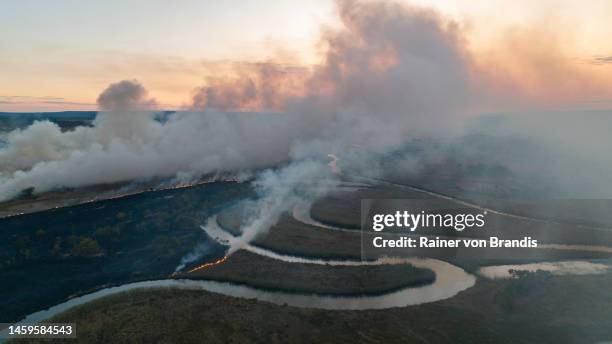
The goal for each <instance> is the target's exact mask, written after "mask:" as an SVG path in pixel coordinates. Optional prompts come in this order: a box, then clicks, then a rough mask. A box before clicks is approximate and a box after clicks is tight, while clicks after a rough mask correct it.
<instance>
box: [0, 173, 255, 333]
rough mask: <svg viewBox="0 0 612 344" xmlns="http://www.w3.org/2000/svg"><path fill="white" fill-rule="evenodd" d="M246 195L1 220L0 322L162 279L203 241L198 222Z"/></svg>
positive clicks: (232, 187) (103, 205)
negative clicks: (115, 287) (108, 288)
mask: <svg viewBox="0 0 612 344" xmlns="http://www.w3.org/2000/svg"><path fill="white" fill-rule="evenodd" d="M249 195H251V190H250V187H249V186H248V185H244V184H225V183H215V184H207V185H200V186H196V187H192V188H185V189H176V190H166V191H158V192H147V193H142V194H138V195H133V196H129V197H124V198H120V199H114V200H105V201H99V202H93V203H87V204H82V205H78V206H73V207H67V208H59V209H53V210H48V211H43V212H38V213H32V214H26V215H22V216H16V217H11V218H5V219H0V280H1V281H2V293H3V298H2V299H1V300H0V309H1V310H2V311H1V312H0V321H5V322H12V321H16V320H19V319H20V318H21V317H23V316H25V315H26V314H28V313H31V312H34V311H38V310H41V309H44V308H46V307H48V306H51V305H53V304H56V303H59V302H61V301H63V300H65V299H66V298H67V297H68V296H71V295H74V294H80V293H85V292H88V291H91V290H92V289H95V288H99V287H101V286H104V285H108V284H120V283H125V282H129V281H136V280H142V279H154V278H165V277H167V276H168V275H169V274H171V273H172V272H173V271H174V269H175V267H176V266H177V265H178V264H179V262H180V259H181V257H182V256H184V255H185V254H187V253H188V252H189V251H191V250H192V248H193V247H194V246H195V245H197V244H198V243H199V242H202V241H205V240H207V239H206V235H205V233H204V232H203V231H202V230H201V229H200V227H199V226H200V224H202V223H204V222H205V220H206V218H207V217H208V216H210V214H212V213H216V212H218V211H219V210H220V209H222V208H223V207H225V206H228V205H229V204H231V202H234V201H235V200H236V199H239V198H243V197H248V196H249ZM220 254H222V248H221V247H215V248H214V249H213V251H212V252H211V255H213V256H217V255H220ZM50 280H52V281H53V283H49V281H50Z"/></svg>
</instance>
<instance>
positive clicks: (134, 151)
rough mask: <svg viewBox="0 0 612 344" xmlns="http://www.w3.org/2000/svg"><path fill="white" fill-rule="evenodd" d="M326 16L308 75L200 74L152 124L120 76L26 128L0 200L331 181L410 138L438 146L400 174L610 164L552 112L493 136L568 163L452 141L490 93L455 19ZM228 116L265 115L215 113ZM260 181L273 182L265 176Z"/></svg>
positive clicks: (398, 13) (364, 11)
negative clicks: (203, 178) (196, 183)
mask: <svg viewBox="0 0 612 344" xmlns="http://www.w3.org/2000/svg"><path fill="white" fill-rule="evenodd" d="M338 14H339V17H340V19H341V22H342V24H343V26H342V27H341V28H340V29H337V30H327V31H326V32H325V33H324V34H323V37H322V42H323V45H324V46H326V47H327V50H326V51H327V52H326V54H325V55H324V59H323V61H322V63H321V64H320V65H319V66H315V67H314V68H313V69H312V70H303V69H295V68H292V67H286V66H285V67H283V66H277V65H273V64H270V63H263V64H258V65H255V66H251V67H248V66H247V67H244V68H241V69H240V70H238V72H237V73H236V75H233V76H232V77H230V78H227V79H225V78H219V79H217V80H208V83H207V85H206V86H203V87H201V88H199V89H197V90H196V91H195V93H194V97H193V102H192V111H186V112H180V113H177V114H175V115H173V116H172V117H171V118H170V119H169V120H168V121H167V122H164V123H160V122H158V121H156V120H154V119H153V113H154V108H155V101H154V100H153V99H152V98H150V97H149V95H148V94H147V92H146V89H145V88H144V87H143V86H142V85H140V84H139V83H138V82H137V81H134V80H124V81H121V82H118V83H115V84H112V85H110V86H109V87H108V88H107V89H106V90H104V91H103V92H102V93H101V95H100V97H99V98H98V102H99V105H100V107H101V109H102V111H101V112H100V113H99V115H98V117H97V118H96V121H95V122H94V125H93V127H91V128H85V127H79V128H77V129H75V130H73V131H69V132H61V131H60V130H59V128H58V127H57V126H55V125H54V124H52V123H49V122H37V123H35V124H34V125H32V126H31V127H29V128H27V129H24V130H19V131H15V132H12V133H10V134H9V135H8V136H7V138H6V141H7V145H6V147H4V148H2V149H0V171H1V175H0V200H6V199H10V198H11V197H14V196H15V195H17V194H18V193H19V191H20V190H22V189H24V188H27V187H34V188H35V191H36V192H43V191H47V190H51V189H53V188H57V187H64V186H70V187H76V186H82V185H91V184H96V183H108V182H116V181H125V180H132V179H138V178H146V177H153V176H155V177H170V178H171V177H179V176H180V178H181V179H184V178H185V176H190V175H193V176H194V177H197V176H199V175H202V174H208V173H217V172H239V171H243V170H249V169H255V168H260V167H267V166H272V165H274V164H278V163H281V162H282V163H284V164H285V166H286V167H284V168H280V169H278V170H277V171H276V172H268V173H273V174H277V175H278V176H282V178H283V179H286V180H291V181H294V183H295V185H293V184H290V185H289V186H288V185H287V184H286V183H285V184H282V185H284V188H285V189H284V190H291V189H292V188H300V185H299V180H300V178H305V179H308V180H315V179H316V178H315V176H320V177H321V178H323V179H325V180H328V181H329V182H330V185H333V180H334V177H333V176H329V175H327V174H326V173H327V172H324V171H328V170H329V167H328V166H327V159H326V157H327V155H328V154H333V155H335V156H337V157H339V163H340V165H341V168H342V170H343V171H344V172H348V173H366V174H370V175H377V174H380V173H381V172H383V171H381V169H380V168H379V166H380V164H379V161H378V160H380V159H381V157H383V156H385V154H388V153H390V152H393V151H395V150H398V149H401V148H402V147H403V146H404V145H405V144H406V143H407V142H409V141H411V140H415V139H437V140H439V142H438V143H437V147H438V148H436V149H433V148H432V147H429V148H427V149H429V151H428V152H426V153H428V154H421V155H418V156H415V155H410V154H405V155H403V156H402V158H401V160H402V161H403V162H406V164H405V166H408V165H409V166H412V167H413V168H412V169H407V173H421V172H422V171H423V169H421V168H419V166H423V165H427V164H431V161H432V160H433V161H435V160H436V159H437V160H438V161H440V160H443V159H446V158H448V157H449V156H451V157H452V156H455V157H456V158H458V159H460V158H466V157H469V158H470V159H471V160H479V159H480V160H482V161H483V162H489V163H491V164H493V163H495V164H501V165H503V166H507V167H508V168H509V170H510V171H512V172H513V173H517V174H521V175H523V176H525V177H526V178H527V177H529V176H530V175H532V174H536V173H537V174H539V175H545V174H547V175H548V176H549V177H550V178H557V177H559V178H560V179H564V180H571V178H569V177H570V172H568V171H569V169H570V168H576V167H580V166H584V164H585V163H587V164H588V163H593V164H594V165H597V166H598V167H597V171H598V172H596V173H594V174H593V175H590V174H589V173H588V170H585V169H582V170H581V173H582V175H583V176H584V178H582V179H585V180H587V179H588V180H589V183H590V184H596V183H597V181H598V180H599V179H598V178H599V176H600V174H601V171H602V169H605V168H607V167H609V166H612V164H611V163H610V161H609V159H608V158H607V155H604V154H602V153H601V151H600V150H598V149H591V148H592V147H593V145H597V146H598V147H599V146H601V147H606V146H608V147H609V145H610V142H609V138H608V135H601V136H599V135H598V137H597V139H596V141H593V137H590V136H589V134H588V131H589V130H588V129H589V128H591V127H590V125H587V126H584V129H582V130H581V131H580V132H576V131H572V130H566V129H568V128H571V126H572V125H571V124H569V123H568V122H566V123H558V122H557V121H556V120H555V115H554V114H553V115H550V116H543V117H542V119H541V120H539V121H537V122H538V123H537V124H535V123H532V122H534V121H533V118H531V117H529V118H526V119H525V120H523V119H520V118H517V120H516V121H514V122H513V123H511V124H510V123H508V124H507V126H505V125H506V124H504V126H502V127H501V128H496V129H495V130H497V132H496V133H495V134H494V135H497V136H498V137H500V136H516V137H528V138H530V139H532V140H526V141H525V142H527V141H529V142H533V143H534V144H536V145H540V146H542V147H544V146H545V147H546V149H547V151H546V153H541V154H540V155H538V156H542V157H551V156H559V157H563V156H566V157H572V158H571V159H570V158H568V159H566V161H564V162H563V163H562V164H559V165H556V169H552V168H551V166H554V165H551V164H543V163H542V164H539V163H537V159H533V158H531V159H514V160H504V159H503V158H502V157H505V156H514V157H516V156H520V155H521V154H524V153H532V152H533V151H534V150H533V149H531V148H529V147H528V146H521V145H514V144H509V145H510V146H509V147H497V149H493V148H491V147H488V148H487V147H485V148H486V149H484V148H483V147H478V146H477V145H471V146H470V145H465V144H458V142H460V141H461V140H460V138H461V137H462V136H463V135H465V134H466V131H465V130H468V131H467V133H470V134H472V132H470V131H469V130H473V128H467V129H465V128H464V127H463V124H464V123H465V122H466V119H468V118H469V117H468V112H469V109H473V108H477V107H478V105H479V104H480V103H481V102H487V101H488V100H487V96H488V95H490V92H489V90H488V89H487V87H486V85H487V83H486V82H484V81H483V80H488V78H489V77H490V76H489V75H484V76H480V75H479V74H478V73H479V69H478V66H476V64H475V62H474V58H473V56H471V55H470V53H469V51H468V50H467V49H466V42H465V38H464V37H463V35H462V32H461V30H460V28H459V25H457V24H456V23H454V22H452V21H449V20H448V19H446V18H444V17H442V16H440V15H439V14H437V13H436V12H434V11H431V10H427V9H422V8H412V7H408V6H405V5H402V4H399V3H395V2H371V1H339V2H338ZM233 109H272V110H275V111H274V112H270V113H267V112H258V113H248V114H247V113H242V114H239V113H228V112H227V110H233ZM576 116H577V117H576V118H580V116H581V114H577V115H576ZM545 118H547V119H545ZM576 121H579V119H576ZM604 122H605V121H604ZM596 126H597V127H598V128H601V127H602V125H601V123H599V124H597V125H596ZM525 128H532V129H525ZM491 133H493V132H491ZM564 137H565V138H569V139H564ZM508 142H515V141H508ZM557 143H558V144H557ZM501 153H503V154H501ZM551 153H554V154H551ZM423 156H425V157H426V159H425V160H423ZM304 161H309V163H308V164H311V163H312V164H315V165H317V166H318V165H321V167H317V168H309V169H308V171H311V174H309V175H308V176H300V177H299V178H298V177H295V178H294V176H299V175H300V174H299V173H300V171H299V168H294V167H293V166H306V165H301V164H303V163H304ZM308 164H307V165H308ZM581 164H582V165H581ZM308 166H310V165H308ZM547 167H548V168H547ZM302 168H305V167H302ZM559 170H561V171H559ZM260 178H262V180H274V178H271V177H270V176H269V175H266V174H264V175H262V176H261V177H260ZM574 182H575V181H574ZM260 194H261V195H262V200H261V201H262V202H264V203H262V204H261V206H262V207H263V208H266V209H268V208H269V209H272V208H273V207H272V206H271V204H275V203H274V202H273V200H266V199H267V195H276V196H278V195H280V196H278V199H287V200H290V201H287V202H286V203H283V204H282V205H283V206H285V204H290V203H291V202H297V201H304V199H312V198H314V197H316V196H318V195H312V196H309V195H307V194H305V196H304V197H299V198H296V197H294V193H292V192H284V191H282V190H275V189H274V188H273V187H268V188H261V193H260ZM265 202H271V203H269V204H268V205H266V204H267V203H265ZM277 216H278V214H276V213H275V212H270V213H268V214H260V217H258V218H267V219H268V220H265V221H264V220H261V221H260V224H259V225H253V226H254V227H256V228H265V227H266V226H267V225H268V224H269V223H272V222H274V221H275V219H276V218H277ZM254 221H255V220H254ZM254 232H258V230H254Z"/></svg>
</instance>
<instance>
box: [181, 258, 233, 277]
mask: <svg viewBox="0 0 612 344" xmlns="http://www.w3.org/2000/svg"><path fill="white" fill-rule="evenodd" d="M228 258H229V256H224V257H223V258H221V259H219V260H215V261H214V262H210V263H205V264H202V265H198V266H196V267H195V268H193V269H191V270H189V271H187V273H192V272H196V271H199V270H202V269H207V268H210V267H212V266H215V265H219V264H223V263H225V261H226V260H227V259H228Z"/></svg>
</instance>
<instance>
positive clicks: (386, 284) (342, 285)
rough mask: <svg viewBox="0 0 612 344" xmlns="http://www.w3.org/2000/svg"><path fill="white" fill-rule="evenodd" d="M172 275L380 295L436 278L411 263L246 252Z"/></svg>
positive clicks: (302, 290)
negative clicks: (306, 260)
mask: <svg viewBox="0 0 612 344" xmlns="http://www.w3.org/2000/svg"><path fill="white" fill-rule="evenodd" d="M175 277H176V278H190V279H207V280H216V281H227V282H234V283H238V284H247V285H249V286H252V287H257V288H261V289H266V290H282V291H287V292H300V293H318V294H331V295H368V294H383V293H385V292H390V291H395V290H398V289H401V288H405V287H409V286H413V287H414V286H422V285H426V284H431V283H433V282H434V281H435V278H436V276H435V274H434V273H433V271H431V270H427V269H421V268H415V267H413V266H411V265H378V266H329V265H318V264H292V263H286V262H281V261H278V260H275V259H271V258H267V257H264V256H260V255H256V254H254V253H250V252H247V251H238V252H236V253H234V254H233V255H232V256H230V257H229V259H228V260H227V261H226V262H224V263H223V264H218V265H214V266H212V267H209V268H206V269H202V270H199V271H195V272H192V273H185V274H179V275H177V276H175Z"/></svg>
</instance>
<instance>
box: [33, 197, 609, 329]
mask: <svg viewBox="0 0 612 344" xmlns="http://www.w3.org/2000/svg"><path fill="white" fill-rule="evenodd" d="M293 215H294V217H295V218H296V220H298V221H301V222H304V223H307V224H310V225H314V226H318V227H323V228H328V229H334V230H343V231H351V230H348V229H343V228H338V227H333V226H328V225H325V224H322V223H319V222H318V221H315V220H314V219H312V217H311V216H310V213H309V209H307V208H296V209H294V211H293ZM202 229H203V230H205V231H206V232H207V234H208V235H209V236H211V237H212V238H214V239H215V240H217V241H219V242H221V243H227V242H230V241H231V240H232V239H234V238H235V237H234V236H232V235H231V234H230V233H228V232H227V231H225V230H223V229H222V228H221V227H220V226H219V225H218V223H217V221H216V218H212V219H211V221H209V223H208V224H207V226H206V227H202ZM352 232H355V231H354V230H353V231H352ZM560 246H562V245H556V246H555V247H553V246H552V245H549V248H556V249H569V248H566V247H560ZM572 248H573V249H576V248H574V247H572ZM241 249H244V250H247V251H250V252H252V253H255V254H258V255H262V256H266V257H269V258H272V259H276V260H279V261H283V262H289V263H296V264H320V265H332V266H363V265H386V264H411V265H413V266H415V267H419V268H425V269H430V270H432V271H433V272H434V273H435V274H436V280H435V281H434V283H432V284H429V285H425V286H420V287H407V288H404V289H401V290H398V291H395V292H390V293H387V294H383V295H374V296H328V295H318V294H296V293H286V292H279V291H267V290H262V289H258V288H253V287H250V286H248V285H242V284H233V283H227V282H215V281H202V280H175V279H165V280H154V281H143V282H135V283H128V284H124V285H120V286H116V287H110V288H104V289H101V290H98V291H96V292H93V293H90V294H86V295H83V296H79V297H76V298H72V299H70V300H68V301H66V302H63V303H60V304H58V305H55V306H53V307H51V308H49V309H46V310H43V311H39V312H36V313H32V314H30V315H28V316H27V317H26V318H25V319H24V320H22V321H21V323H35V322H40V321H42V320H45V319H48V318H50V317H52V316H54V315H56V314H59V313H61V312H63V311H65V310H67V309H69V308H72V307H74V306H77V305H81V304H84V303H86V302H89V301H93V300H96V299H99V298H101V297H104V296H108V295H112V294H117V293H120V292H124V291H128V290H134V289H140V288H154V287H162V288H163V287H172V288H182V289H190V290H205V291H208V292H213V293H217V294H222V295H227V296H232V297H240V298H248V299H256V300H259V301H265V302H270V303H274V304H279V305H285V304H286V305H289V306H295V307H304V308H319V309H335V310H367V309H386V308H391V307H405V306H410V305H417V304H423V303H428V302H434V301H438V300H443V299H447V298H450V297H453V296H454V295H456V294H457V293H459V292H461V291H463V290H466V289H468V288H470V287H472V286H473V285H474V284H475V283H476V276H474V275H472V274H469V273H467V272H466V271H464V270H463V269H461V268H459V267H457V266H454V265H452V264H449V263H447V262H444V261H441V260H437V259H431V258H393V259H379V260H376V261H360V260H326V259H319V258H306V257H297V256H291V255H286V254H280V253H277V252H273V251H270V250H267V249H264V248H261V247H257V246H254V245H250V244H247V245H245V246H243V247H242V248H241ZM597 249H602V250H604V249H605V250H606V252H608V251H607V250H610V249H611V248H608V247H601V248H599V247H597ZM582 263H584V262H573V265H572V264H569V265H568V264H566V265H567V266H571V267H572V268H575V267H578V270H580V269H579V267H580V266H584V264H582ZM543 264H544V265H546V264H556V266H557V268H551V269H553V270H555V269H556V271H558V270H563V269H562V268H559V266H562V264H561V265H559V263H539V264H523V265H513V266H499V267H487V268H483V269H481V270H480V271H479V274H480V275H483V276H486V277H490V278H499V277H502V278H503V277H507V276H506V275H507V272H508V270H509V269H511V268H514V269H524V270H532V269H533V268H534V266H536V265H537V266H543ZM551 266H553V265H551ZM565 270H567V269H565ZM569 270H572V271H573V272H575V271H576V269H569ZM588 270H589V271H590V273H602V272H603V271H607V270H608V265H602V264H600V265H597V266H595V267H594V266H593V265H588Z"/></svg>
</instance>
